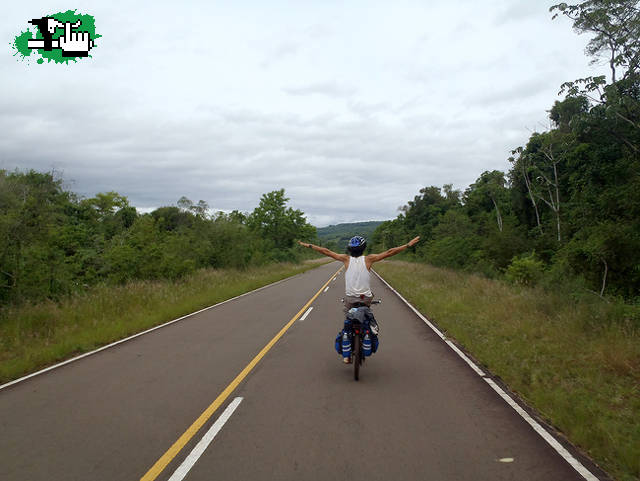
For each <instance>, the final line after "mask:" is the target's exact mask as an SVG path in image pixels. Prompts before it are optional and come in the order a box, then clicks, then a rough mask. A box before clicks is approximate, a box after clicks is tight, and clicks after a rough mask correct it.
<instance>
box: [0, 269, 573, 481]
mask: <svg viewBox="0 0 640 481" xmlns="http://www.w3.org/2000/svg"><path fill="white" fill-rule="evenodd" d="M339 267H340V266H339V264H338V263H331V264H328V265H325V266H322V267H319V268H317V269H314V270H312V271H309V272H307V273H304V274H301V275H298V276H295V277H293V278H291V279H288V280H286V281H284V282H281V283H278V284H276V285H273V286H270V287H268V288H266V289H263V290H260V291H258V292H255V293H252V294H250V295H247V296H244V297H241V298H239V299H236V300H233V301H231V302H228V303H225V304H223V305H220V306H217V307H215V308H213V309H210V310H207V311H205V312H202V313H199V314H197V315H194V316H192V317H189V318H187V319H184V320H182V321H179V322H177V323H174V324H172V325H170V326H166V327H164V328H161V329H158V330H156V331H153V332H151V333H148V334H145V335H143V336H140V337H137V338H135V339H133V340H131V341H128V342H125V343H123V344H120V345H118V346H115V347H113V348H110V349H107V350H104V351H102V352H99V353H97V354H95V355H92V356H89V357H87V358H84V359H82V360H79V361H77V362H73V363H71V364H68V365H65V366H63V367H60V368H59V369H54V370H52V371H50V372H47V373H45V374H42V375H39V376H36V377H34V378H31V379H28V380H26V381H24V382H21V383H18V384H15V385H12V386H9V387H7V388H5V389H1V390H0V480H3V481H13V480H25V481H26V480H28V481H36V480H47V481H57V480H59V481H69V480H82V481H87V480H91V481H94V480H96V481H99V480H104V481H113V480H138V479H141V478H142V477H143V476H145V474H146V473H148V472H149V470H150V469H151V468H152V466H154V465H155V464H156V462H157V461H158V460H159V459H161V458H162V457H163V455H165V453H166V452H167V450H168V449H169V448H170V447H171V446H172V445H173V444H174V443H175V442H176V441H177V440H178V439H179V438H180V437H181V436H182V435H183V433H185V431H187V430H188V428H189V426H191V425H192V423H193V422H194V421H195V420H196V419H197V418H198V417H199V416H200V415H201V414H202V413H203V411H205V410H206V409H207V407H208V406H210V405H211V403H212V402H213V401H214V400H215V399H216V398H218V397H219V396H220V394H221V393H222V392H223V391H224V390H225V388H227V386H228V385H229V383H231V382H232V380H233V379H234V378H235V377H236V376H237V375H238V374H239V373H240V372H241V371H242V370H243V369H244V368H245V367H246V366H247V364H249V362H250V361H251V360H252V359H254V357H255V356H256V355H257V354H258V353H259V352H260V351H261V349H262V348H263V347H264V346H265V345H266V344H267V343H268V342H269V341H270V340H271V339H273V337H274V336H275V335H276V334H277V333H278V332H279V331H280V330H281V329H282V327H283V326H285V324H287V322H288V321H290V320H292V319H293V318H294V317H295V316H296V313H298V312H299V311H300V310H301V308H302V307H303V306H304V305H305V304H306V303H307V302H308V301H309V300H310V299H311V298H312V297H313V295H314V294H316V293H317V292H318V290H319V289H320V288H321V287H322V286H323V285H324V283H325V282H327V281H328V280H329V279H330V278H331V277H332V275H333V274H334V273H335V272H336V271H337V270H338V268H339ZM343 290H344V276H343V274H342V273H340V274H339V275H338V277H337V279H336V280H335V281H333V282H330V283H329V285H328V290H326V292H324V290H323V291H320V295H319V296H318V297H317V298H316V299H315V301H314V302H313V303H312V304H311V306H312V307H313V309H312V310H311V311H310V312H309V313H308V314H307V317H306V318H305V319H304V320H297V321H295V322H294V323H293V324H292V326H291V327H290V329H288V330H287V331H286V332H285V333H284V335H283V336H282V338H281V339H280V340H279V341H277V343H275V345H274V346H273V347H272V348H271V349H270V350H269V351H268V352H267V353H266V354H265V355H264V357H263V358H262V359H261V360H260V361H259V362H258V364H257V365H256V367H255V368H254V369H253V370H252V371H251V372H250V373H249V374H248V375H247V377H246V378H245V379H244V380H243V381H242V382H241V383H240V384H239V386H238V387H237V388H236V389H235V390H233V391H232V392H229V396H228V397H227V398H226V399H225V400H224V402H223V403H222V405H221V406H220V408H219V409H217V410H216V411H215V412H214V413H213V415H212V416H211V417H210V419H208V420H207V422H206V423H205V424H204V426H203V427H202V429H200V430H198V431H197V432H196V433H195V435H194V436H193V437H192V438H191V439H190V440H189V441H188V442H187V443H186V445H185V446H184V448H182V449H181V450H179V452H177V454H176V455H175V457H172V459H171V460H170V462H168V465H166V467H165V468H164V469H162V471H161V472H160V474H158V475H157V476H156V475H155V474H154V475H153V476H151V475H147V478H146V479H158V480H167V479H169V478H170V477H171V476H172V475H173V473H174V472H175V471H176V469H177V468H178V467H179V466H180V465H181V463H183V461H184V460H185V458H186V457H187V455H188V454H189V453H190V452H191V451H192V449H193V448H194V447H195V446H196V445H197V444H198V442H199V441H200V439H201V438H202V437H203V435H204V434H205V433H206V432H207V431H208V430H209V428H210V427H211V426H212V425H213V423H214V421H216V419H218V417H219V416H220V415H221V414H222V413H223V411H224V410H225V408H227V407H228V406H229V404H230V403H231V402H232V401H233V400H234V399H235V398H237V397H241V398H242V401H240V403H239V404H238V405H237V408H236V409H235V411H234V412H233V414H231V415H230V417H229V419H228V421H227V422H226V424H224V426H223V427H222V428H221V429H220V431H219V432H218V434H217V436H216V437H215V439H214V440H213V441H212V442H211V444H210V445H209V446H208V447H207V448H206V449H205V450H204V451H203V453H202V454H201V456H200V457H199V458H198V459H197V461H196V462H195V464H194V465H193V467H192V468H191V469H190V471H189V472H188V474H186V477H185V478H184V479H186V480H189V481H198V480H213V479H216V480H236V479H237V480H245V479H252V480H254V479H278V480H289V479H290V480H294V479H295V480H296V481H299V480H343V479H344V480H346V479H350V480H367V481H370V480H383V479H384V480H389V479H402V480H418V479H419V480H474V481H477V480H492V481H495V480H519V481H527V480H544V481H553V480H562V481H567V480H569V481H570V480H583V479H584V478H583V477H582V476H580V475H579V474H578V473H577V472H576V471H575V470H574V469H573V468H572V467H571V466H570V465H569V464H568V463H567V462H566V461H565V460H564V459H563V458H561V457H560V456H559V455H558V454H557V453H556V451H554V450H553V449H552V448H551V447H550V446H549V444H547V443H546V442H545V441H544V440H543V439H542V438H541V437H540V436H539V435H538V434H537V433H536V432H534V430H533V429H532V428H531V427H530V426H529V425H528V424H526V423H525V422H524V421H523V419H522V418H521V417H520V416H518V415H517V414H516V412H515V411H514V410H513V409H512V408H511V407H509V406H508V405H507V404H506V403H505V402H504V401H503V400H502V399H501V398H500V397H499V396H498V395H497V394H496V392H494V390H493V389H491V387H490V386H489V385H488V384H487V382H485V381H484V380H483V379H482V378H481V377H480V376H478V375H477V374H476V373H475V372H474V371H473V370H472V369H470V368H469V366H468V365H467V364H466V363H465V362H464V361H463V360H462V359H460V357H458V356H457V355H456V354H455V353H454V352H453V351H452V350H451V349H450V348H449V347H448V346H447V345H446V344H445V343H444V342H443V341H442V340H441V339H440V338H439V337H438V336H437V335H435V334H434V332H433V331H432V330H431V329H430V328H429V327H428V326H427V325H426V324H425V323H424V322H423V321H422V320H421V319H419V318H418V317H417V316H416V315H415V314H414V313H413V312H412V311H411V310H410V309H409V308H408V307H407V306H406V305H405V304H404V303H402V302H401V300H400V299H399V298H398V297H397V296H395V295H394V294H393V293H392V292H391V291H390V290H389V289H388V288H386V287H385V286H384V285H383V284H382V283H381V282H380V281H379V280H377V279H375V280H374V282H373V290H374V292H375V294H376V296H377V297H381V298H382V299H383V303H382V304H381V305H379V306H375V307H374V312H375V313H376V318H377V319H378V322H379V325H380V348H379V351H378V353H377V354H375V355H373V356H372V357H371V358H370V359H369V360H367V362H366V363H365V365H364V366H363V368H362V370H361V376H360V381H359V382H355V381H354V380H353V368H352V367H351V366H348V365H343V364H342V362H341V359H340V358H339V356H338V355H337V354H336V352H335V351H334V348H333V343H334V339H335V336H336V334H337V332H338V330H339V329H340V328H341V325H342V306H341V304H340V303H339V299H340V297H341V296H342V294H343ZM164 459H168V458H167V457H166V456H165V458H164ZM510 459H511V462H505V461H509V460H510ZM177 476H178V475H177V474H176V475H175V476H174V478H173V479H172V481H174V480H176V479H178V478H177Z"/></svg>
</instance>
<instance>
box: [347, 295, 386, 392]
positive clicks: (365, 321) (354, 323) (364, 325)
mask: <svg viewBox="0 0 640 481" xmlns="http://www.w3.org/2000/svg"><path fill="white" fill-rule="evenodd" d="M342 301H343V302H344V299H342ZM380 303H382V301H381V300H380V299H376V300H374V301H372V302H371V304H372V305H373V304H380ZM353 309H355V312H354V311H353ZM370 312H371V311H370V309H369V307H368V306H367V305H366V304H364V303H356V304H355V305H354V307H353V308H352V309H350V310H349V314H350V315H348V317H347V319H348V320H349V321H350V323H351V326H350V328H349V330H348V332H347V335H348V336H349V339H350V341H351V362H352V363H353V378H354V379H355V380H356V381H358V380H359V379H360V366H361V365H362V364H364V361H365V359H366V358H367V356H366V355H365V349H364V348H363V342H364V337H365V335H366V334H367V333H368V334H369V337H370V342H371V343H373V342H374V336H375V337H376V338H377V334H378V332H377V331H378V326H377V323H376V322H375V319H373V316H372V319H369V316H368V315H367V314H369V313H370ZM371 320H373V322H374V324H372V323H371ZM372 347H373V346H372V345H370V346H369V347H368V349H372Z"/></svg>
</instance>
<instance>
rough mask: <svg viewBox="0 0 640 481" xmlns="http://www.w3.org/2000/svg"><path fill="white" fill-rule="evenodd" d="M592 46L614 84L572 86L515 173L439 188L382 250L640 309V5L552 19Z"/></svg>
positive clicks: (385, 236) (413, 205) (408, 214)
mask: <svg viewBox="0 0 640 481" xmlns="http://www.w3.org/2000/svg"><path fill="white" fill-rule="evenodd" d="M550 10H551V12H553V13H554V18H556V17H562V16H565V17H568V18H569V19H571V21H572V22H573V27H574V30H575V31H576V32H578V33H587V34H590V35H591V36H592V38H591V40H590V41H589V43H588V45H587V47H586V50H585V51H586V53H587V55H589V56H590V57H591V59H592V60H593V61H594V62H597V61H600V60H602V59H604V61H605V62H606V64H607V66H608V69H609V70H610V79H609V80H608V81H607V79H606V77H605V76H598V77H588V78H583V79H578V80H575V81H571V82H567V83H565V84H563V85H562V86H561V91H560V94H564V98H563V100H559V101H556V102H555V103H553V105H552V107H551V109H550V110H549V111H548V112H549V118H550V120H551V121H552V128H550V129H549V130H548V131H545V132H536V133H533V134H532V135H531V137H530V138H529V140H528V142H527V143H526V145H524V146H523V147H517V148H514V149H513V152H512V157H510V158H509V161H510V163H511V168H510V170H509V171H508V172H506V173H505V172H501V171H497V170H494V171H490V172H484V173H482V175H480V177H479V178H478V179H477V180H476V181H475V182H474V183H473V184H471V185H470V186H469V187H468V188H467V189H466V190H465V191H464V192H461V191H459V190H454V189H453V188H452V186H451V185H445V186H444V187H442V188H439V187H435V186H430V187H425V188H423V189H421V190H420V192H419V194H418V195H416V196H415V197H414V199H413V200H410V201H409V202H408V203H407V205H406V206H404V207H403V208H402V209H401V213H400V215H399V216H398V217H397V218H396V219H395V220H392V221H388V222H385V223H383V224H382V225H381V226H380V227H379V228H378V229H377V230H376V232H375V234H374V237H373V240H374V243H375V244H376V245H375V247H376V248H378V249H384V248H388V247H390V246H394V245H397V244H400V243H403V242H405V241H406V239H408V238H411V237H412V236H414V235H420V236H422V238H423V239H424V240H425V242H421V244H420V245H419V247H418V248H417V250H416V252H415V256H416V257H417V258H418V259H420V260H424V261H426V262H429V263H431V264H434V265H437V266H446V267H453V268H459V269H465V270H469V271H473V272H481V273H484V274H486V275H489V276H497V275H502V274H504V275H506V276H507V277H508V278H510V279H512V280H514V281H516V282H521V283H525V284H534V283H537V282H546V283H550V284H551V285H556V284H557V283H558V282H561V283H564V284H567V283H572V282H573V283H575V284H576V286H577V287H578V288H580V289H589V290H591V291H592V292H594V293H596V294H598V295H600V296H605V295H615V296H621V297H624V298H625V299H627V300H635V301H637V300H638V299H639V298H640V72H639V70H638V62H639V61H640V13H639V10H638V2H637V1H629V0H618V1H613V0H607V1H605V0H589V1H585V2H582V3H580V4H578V5H567V4H566V3H561V4H558V5H555V6H553V7H551V9H550Z"/></svg>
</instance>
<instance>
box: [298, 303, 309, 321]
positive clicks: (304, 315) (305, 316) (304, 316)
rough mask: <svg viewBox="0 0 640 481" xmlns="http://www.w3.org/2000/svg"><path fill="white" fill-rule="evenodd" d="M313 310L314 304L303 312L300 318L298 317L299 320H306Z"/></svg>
mask: <svg viewBox="0 0 640 481" xmlns="http://www.w3.org/2000/svg"><path fill="white" fill-rule="evenodd" d="M311 311H313V306H312V307H310V308H309V309H307V311H306V312H305V313H304V314H302V317H301V318H300V319H298V320H299V321H304V320H305V319H306V318H307V316H308V315H309V313H310V312H311Z"/></svg>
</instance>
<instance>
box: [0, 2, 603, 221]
mask: <svg viewBox="0 0 640 481" xmlns="http://www.w3.org/2000/svg"><path fill="white" fill-rule="evenodd" d="M390 5H391V4H389V3H386V2H384V3H383V2H373V1H367V2H365V1H361V2H356V3H350V4H348V5H339V4H337V3H334V2H322V3H315V4H309V3H308V2H307V3H305V4H304V5H302V4H300V3H296V2H289V1H284V0H283V1H279V2H268V3H262V2H245V3H240V4H217V3H215V2H214V3H212V2H191V3H189V4H188V5H182V4H180V5H178V4H176V3H175V2H166V1H159V2H155V3H154V8H153V9H152V10H149V9H147V8H143V7H142V6H140V7H136V6H131V5H130V4H129V3H126V2H116V3H109V4H105V3H104V2H99V3H98V2H96V3H93V4H92V3H87V4H86V5H85V6H83V9H84V11H85V12H87V13H91V14H92V15H94V16H95V18H96V27H97V30H98V32H99V33H101V34H102V35H103V38H102V39H100V43H99V47H98V48H96V50H95V54H94V55H93V57H94V58H92V59H88V60H86V61H84V60H83V61H81V62H78V64H74V65H53V64H50V65H37V64H35V63H31V64H27V63H24V62H18V61H17V60H16V59H15V58H14V57H11V56H10V55H5V56H3V57H1V58H0V66H1V68H2V70H3V76H2V77H0V89H1V91H2V94H0V168H4V169H14V168H16V167H18V168H34V169H38V170H49V169H51V168H55V169H57V170H58V171H61V172H63V175H64V177H65V179H67V181H68V184H69V185H71V186H72V188H73V189H74V190H75V191H77V192H80V193H82V194H85V195H95V193H97V192H100V191H107V190H116V191H118V192H120V193H122V194H123V195H126V196H128V197H129V199H130V200H131V202H132V204H133V205H136V206H138V207H140V208H144V209H150V208H153V207H154V206H160V205H168V204H173V203H175V202H176V201H177V199H178V198H180V197H181V196H182V195H186V196H187V197H189V198H191V199H192V200H194V201H197V200H199V199H203V200H205V201H207V202H208V203H209V205H210V206H212V208H214V209H216V210H218V209H220V210H225V211H230V210H233V209H239V210H244V211H247V210H251V209H253V208H254V207H255V206H256V205H257V203H258V201H259V199H260V196H261V194H263V193H265V192H268V191H271V190H275V189H279V188H283V187H284V188H285V189H286V191H287V195H288V196H289V197H290V198H291V203H292V205H293V206H294V207H296V208H300V209H302V210H304V211H305V212H306V214H307V215H308V216H309V218H310V219H311V220H312V221H313V222H316V223H317V225H324V224H329V223H337V222H345V221H360V220H370V219H377V220H381V219H385V218H392V217H395V216H396V215H397V208H398V207H399V206H401V205H403V204H405V203H406V202H407V201H408V200H410V199H412V198H413V196H414V195H416V194H417V192H418V190H419V189H420V188H421V187H424V186H427V185H438V186H441V185H443V184H445V183H453V184H454V187H456V188H459V189H464V188H466V186H468V185H469V184H470V183H472V182H473V181H475V179H476V178H477V177H478V176H479V175H480V174H481V173H482V172H483V171H484V170H492V169H502V170H506V169H508V168H509V165H508V162H507V160H506V159H507V157H508V156H509V152H510V150H511V149H512V148H514V147H516V146H517V145H521V144H523V143H525V142H526V140H527V137H528V136H529V134H530V130H531V129H532V128H535V127H539V123H540V122H543V123H544V122H545V121H546V112H545V111H546V110H547V109H549V107H550V106H551V105H552V104H553V101H554V100H556V99H557V97H556V94H557V91H558V88H559V85H560V84H561V83H562V82H564V81H566V80H571V79H574V78H577V77H580V76H585V75H588V74H589V73H590V68H591V67H589V66H588V59H586V58H585V57H584V56H583V55H582V50H583V45H584V43H585V42H586V41H587V39H586V38H583V37H577V36H575V35H574V34H573V32H572V31H571V27H570V25H569V24H568V23H567V22H563V21H562V19H559V20H555V21H551V19H550V15H549V14H548V12H547V9H548V5H543V4H535V6H534V5H533V4H532V2H529V1H528V0H527V1H525V0H513V1H499V0H492V1H490V2H484V3H477V2H472V1H463V2H455V3H451V2H445V1H444V0H442V1H436V2H430V3H428V4H427V3H422V4H420V3H416V2H411V1H409V0H407V1H400V2H394V3H393V7H390ZM50 9H51V7H50V5H49V4H46V3H45V2H41V3H39V4H36V3H30V4H29V6H28V7H27V6H26V5H21V4H15V5H14V6H12V7H11V10H10V12H9V13H8V14H7V16H6V19H5V20H6V21H5V24H4V25H3V26H2V27H0V36H3V38H12V37H13V36H15V35H17V34H18V33H19V32H20V31H21V29H23V27H24V26H25V25H26V21H27V20H29V19H30V18H33V17H34V16H37V15H39V14H40V13H42V14H44V13H46V12H49V11H50ZM595 68H598V67H595Z"/></svg>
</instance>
